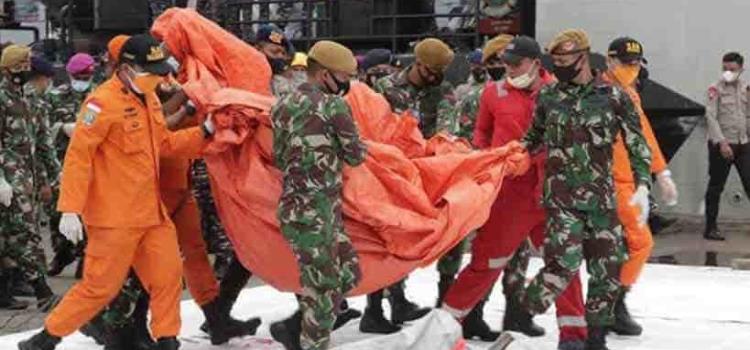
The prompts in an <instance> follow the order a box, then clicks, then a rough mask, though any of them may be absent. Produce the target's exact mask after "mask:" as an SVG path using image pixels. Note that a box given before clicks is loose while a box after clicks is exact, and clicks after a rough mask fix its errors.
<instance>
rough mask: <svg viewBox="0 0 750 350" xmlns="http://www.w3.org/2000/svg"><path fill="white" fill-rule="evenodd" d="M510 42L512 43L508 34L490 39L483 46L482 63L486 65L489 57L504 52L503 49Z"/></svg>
mask: <svg viewBox="0 0 750 350" xmlns="http://www.w3.org/2000/svg"><path fill="white" fill-rule="evenodd" d="M511 41H513V36H512V35H508V34H500V35H498V36H496V37H494V38H492V39H490V40H489V41H488V42H487V43H485V44H484V49H482V63H486V62H487V60H488V59H490V57H492V56H494V55H496V54H497V53H499V52H501V51H503V50H505V47H506V46H508V44H510V42H511Z"/></svg>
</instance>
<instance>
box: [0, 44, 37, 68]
mask: <svg viewBox="0 0 750 350" xmlns="http://www.w3.org/2000/svg"><path fill="white" fill-rule="evenodd" d="M0 67H1V68H7V69H9V70H10V71H12V72H28V71H30V70H31V49H30V48H29V47H27V46H21V45H8V46H7V47H6V48H5V49H4V50H3V54H2V58H0Z"/></svg>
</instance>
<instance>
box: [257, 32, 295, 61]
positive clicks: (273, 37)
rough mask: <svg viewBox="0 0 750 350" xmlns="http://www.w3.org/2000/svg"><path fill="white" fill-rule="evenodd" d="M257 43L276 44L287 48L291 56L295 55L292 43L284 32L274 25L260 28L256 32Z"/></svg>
mask: <svg viewBox="0 0 750 350" xmlns="http://www.w3.org/2000/svg"><path fill="white" fill-rule="evenodd" d="M255 42H256V43H262V42H266V43H271V44H276V45H279V46H281V47H283V48H285V49H286V51H287V53H288V54H289V55H292V54H293V53H294V46H292V43H291V42H290V41H289V40H288V39H287V38H286V35H284V31H282V30H281V29H280V28H279V27H277V26H275V25H273V24H265V25H262V26H260V28H258V31H257V32H255Z"/></svg>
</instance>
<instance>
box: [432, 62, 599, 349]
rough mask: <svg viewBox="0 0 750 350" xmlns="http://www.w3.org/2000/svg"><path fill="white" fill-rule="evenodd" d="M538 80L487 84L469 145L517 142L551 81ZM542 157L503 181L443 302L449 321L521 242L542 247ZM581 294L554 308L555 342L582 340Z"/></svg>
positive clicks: (570, 293) (478, 295) (575, 288)
mask: <svg viewBox="0 0 750 350" xmlns="http://www.w3.org/2000/svg"><path fill="white" fill-rule="evenodd" d="M540 77H541V81H542V83H541V84H539V86H538V87H536V88H535V89H532V90H521V89H516V88H514V87H512V86H510V85H509V84H508V83H507V82H506V81H500V82H493V83H490V84H488V85H487V87H486V88H485V89H484V92H483V93H482V97H481V99H480V102H479V116H478V117H477V123H476V127H475V131H474V144H475V146H477V147H478V148H488V147H499V146H502V145H504V144H506V143H508V142H510V141H514V140H520V139H521V138H522V137H523V136H524V135H525V134H526V131H527V130H528V128H529V127H530V126H531V122H532V120H533V111H534V104H535V101H536V96H537V94H538V91H539V89H540V88H541V87H542V86H544V85H546V84H549V83H551V82H553V81H554V78H553V77H552V75H550V74H549V73H547V72H546V71H545V70H543V69H540ZM544 158H545V155H544V154H540V155H538V156H536V157H535V158H534V159H533V160H532V164H533V165H532V167H531V168H530V169H529V172H528V173H526V174H525V175H523V176H520V177H516V178H512V179H506V180H504V183H503V187H502V189H501V190H500V194H499V195H498V197H497V200H496V201H495V203H494V204H493V206H492V212H491V214H490V217H489V219H488V220H487V222H486V223H485V224H484V226H483V227H482V228H480V229H479V230H478V232H477V236H476V238H475V239H474V241H473V242H472V245H471V248H472V256H471V262H470V263H469V265H468V266H467V267H466V268H464V269H463V270H462V271H461V272H460V274H459V275H458V279H457V280H456V282H455V283H454V284H453V286H452V287H451V288H450V289H449V290H448V293H447V295H446V297H445V305H444V309H445V310H447V311H448V312H450V313H451V314H453V316H454V317H456V318H459V319H460V318H463V317H465V316H466V315H467V314H468V313H469V311H471V309H472V308H473V307H474V306H475V305H476V304H477V303H478V302H479V301H480V300H481V299H482V298H484V297H485V296H486V295H487V294H488V293H489V292H490V290H491V289H492V287H493V286H494V284H495V282H496V281H497V279H498V278H499V277H500V274H501V273H502V271H503V269H504V268H505V266H506V265H507V264H508V262H509V261H510V259H511V258H512V257H513V254H514V252H515V251H516V249H518V247H519V246H520V245H521V243H523V241H524V240H525V239H528V238H529V237H531V239H532V243H533V244H534V246H535V247H537V248H538V247H540V246H542V243H543V241H544V233H545V212H544V209H543V208H542V206H541V203H540V199H541V194H542V179H543V176H544ZM574 281H578V280H577V279H574ZM582 295H583V293H582V291H581V284H580V281H578V282H577V283H575V282H574V283H571V286H570V287H568V289H567V290H566V291H565V293H563V294H562V295H561V297H560V298H559V299H558V301H557V303H556V305H557V313H558V323H559V324H560V329H561V339H564V340H568V339H570V340H572V339H582V338H585V336H586V323H585V320H584V313H585V309H584V304H583V297H582Z"/></svg>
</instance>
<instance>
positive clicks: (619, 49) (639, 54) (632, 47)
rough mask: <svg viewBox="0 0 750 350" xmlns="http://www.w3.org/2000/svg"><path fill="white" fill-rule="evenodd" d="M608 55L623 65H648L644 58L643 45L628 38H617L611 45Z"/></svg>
mask: <svg viewBox="0 0 750 350" xmlns="http://www.w3.org/2000/svg"><path fill="white" fill-rule="evenodd" d="M607 55H608V56H610V57H615V58H617V59H619V60H620V61H621V62H623V63H636V62H643V63H648V61H646V59H645V58H643V45H641V43H639V42H638V41H637V40H635V39H633V38H628V37H622V38H617V39H615V40H614V41H612V43H611V44H609V50H607Z"/></svg>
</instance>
